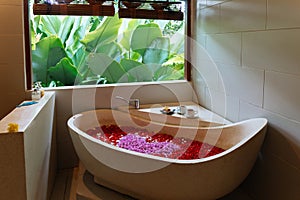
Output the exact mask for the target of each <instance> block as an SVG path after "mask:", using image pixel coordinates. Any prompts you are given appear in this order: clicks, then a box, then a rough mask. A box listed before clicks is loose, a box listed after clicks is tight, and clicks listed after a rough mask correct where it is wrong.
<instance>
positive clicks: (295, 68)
mask: <svg viewBox="0 0 300 200" xmlns="http://www.w3.org/2000/svg"><path fill="white" fill-rule="evenodd" d="M299 35H300V29H293V30H272V31H258V32H245V33H243V36H242V38H243V42H242V44H243V48H242V62H243V66H248V67H255V68H262V69H268V70H274V71H279V72H286V73H291V74H300V70H299V68H300V56H299V52H300V37H299Z"/></svg>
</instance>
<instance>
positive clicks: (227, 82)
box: [218, 64, 264, 106]
mask: <svg viewBox="0 0 300 200" xmlns="http://www.w3.org/2000/svg"><path fill="white" fill-rule="evenodd" d="M218 66H219V70H220V73H221V80H222V82H221V83H220V86H222V88H223V87H225V89H226V94H227V95H232V96H236V97H239V98H240V99H243V100H245V101H247V102H249V103H252V104H255V105H258V106H262V103H263V84H264V71H262V70H258V69H251V68H245V67H243V68H242V67H237V66H230V65H225V64H218ZM221 84H224V85H221Z"/></svg>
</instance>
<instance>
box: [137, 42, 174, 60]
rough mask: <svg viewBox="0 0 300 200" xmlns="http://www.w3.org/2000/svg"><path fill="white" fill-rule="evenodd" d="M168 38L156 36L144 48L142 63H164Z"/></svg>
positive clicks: (168, 44) (167, 55)
mask: <svg viewBox="0 0 300 200" xmlns="http://www.w3.org/2000/svg"><path fill="white" fill-rule="evenodd" d="M169 49H170V38H168V37H158V38H156V39H154V40H153V41H152V42H151V44H150V46H149V47H148V48H147V49H146V50H145V53H144V56H143V63H145V64H147V63H157V64H162V63H164V62H165V61H166V60H167V59H168V57H169Z"/></svg>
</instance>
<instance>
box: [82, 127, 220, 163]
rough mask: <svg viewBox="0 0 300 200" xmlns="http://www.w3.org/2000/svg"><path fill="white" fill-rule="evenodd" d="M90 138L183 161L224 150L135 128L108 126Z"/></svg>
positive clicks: (90, 132)
mask: <svg viewBox="0 0 300 200" xmlns="http://www.w3.org/2000/svg"><path fill="white" fill-rule="evenodd" d="M86 133H87V134H89V135H90V136H92V137H94V138H96V139H99V140H101V141H103V142H106V143H109V144H112V145H115V146H118V147H120V148H125V149H128V150H132V151H136V152H141V153H146V154H151V155H156V156H161V157H166V158H174V159H181V160H191V159H199V158H205V157H208V156H213V155H216V154H218V153H221V152H223V151H224V149H222V148H219V147H216V146H213V145H210V144H207V143H203V142H199V141H196V140H191V139H187V138H183V137H180V138H179V137H175V138H174V137H173V136H171V135H168V134H163V133H152V132H149V131H147V130H145V129H137V128H134V127H121V128H120V127H118V126H116V125H106V126H101V127H95V128H93V129H89V130H87V131H86Z"/></svg>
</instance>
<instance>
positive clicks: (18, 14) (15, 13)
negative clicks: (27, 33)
mask: <svg viewBox="0 0 300 200" xmlns="http://www.w3.org/2000/svg"><path fill="white" fill-rule="evenodd" d="M22 11H23V7H22V6H21V5H18V6H16V5H1V4H0V13H1V17H0V27H1V29H0V35H2V34H22V33H23V17H22Z"/></svg>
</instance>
